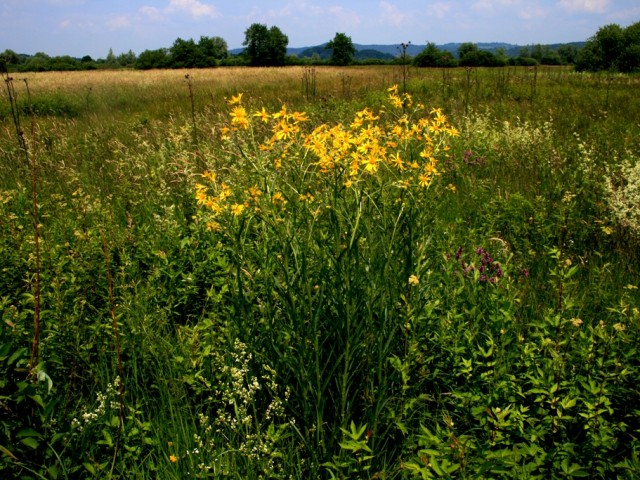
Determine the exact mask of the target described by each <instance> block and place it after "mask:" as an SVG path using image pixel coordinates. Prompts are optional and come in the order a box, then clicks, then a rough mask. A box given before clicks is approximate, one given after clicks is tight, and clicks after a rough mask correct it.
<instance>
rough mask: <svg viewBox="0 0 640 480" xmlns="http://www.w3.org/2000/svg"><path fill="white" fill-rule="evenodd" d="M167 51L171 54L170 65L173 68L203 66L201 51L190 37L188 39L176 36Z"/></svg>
mask: <svg viewBox="0 0 640 480" xmlns="http://www.w3.org/2000/svg"><path fill="white" fill-rule="evenodd" d="M169 52H170V54H171V66H172V67H173V68H196V67H203V66H205V65H204V57H203V55H202V52H201V51H200V49H199V48H198V45H196V42H194V41H193V39H192V38H190V39H189V40H183V39H182V38H177V39H176V40H175V41H174V42H173V45H172V46H171V48H170V49H169Z"/></svg>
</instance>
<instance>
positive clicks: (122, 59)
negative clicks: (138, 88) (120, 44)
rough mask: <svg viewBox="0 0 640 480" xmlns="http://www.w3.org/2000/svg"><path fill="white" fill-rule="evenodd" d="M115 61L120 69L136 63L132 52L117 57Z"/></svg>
mask: <svg viewBox="0 0 640 480" xmlns="http://www.w3.org/2000/svg"><path fill="white" fill-rule="evenodd" d="M116 60H117V62H118V65H119V66H121V67H133V66H134V65H135V63H136V54H135V53H133V50H129V51H128V52H127V53H121V54H120V55H118V57H117V58H116Z"/></svg>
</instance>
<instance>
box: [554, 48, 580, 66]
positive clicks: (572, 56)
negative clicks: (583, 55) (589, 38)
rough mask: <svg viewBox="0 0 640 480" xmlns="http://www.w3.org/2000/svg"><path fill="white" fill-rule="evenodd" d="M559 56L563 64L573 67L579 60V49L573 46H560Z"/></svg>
mask: <svg viewBox="0 0 640 480" xmlns="http://www.w3.org/2000/svg"><path fill="white" fill-rule="evenodd" d="M558 55H559V56H560V62H561V63H563V64H565V65H567V64H569V65H572V64H574V63H576V59H577V58H578V48H577V47H576V46H575V45H571V44H567V45H560V46H559V47H558Z"/></svg>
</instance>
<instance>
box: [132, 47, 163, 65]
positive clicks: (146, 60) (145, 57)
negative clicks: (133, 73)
mask: <svg viewBox="0 0 640 480" xmlns="http://www.w3.org/2000/svg"><path fill="white" fill-rule="evenodd" d="M170 61H171V59H170V57H169V51H168V50H167V49H166V48H160V49H157V50H145V51H144V52H142V53H141V54H140V55H138V60H137V61H136V63H135V68H138V69H140V70H151V69H153V68H167V67H169V66H170Z"/></svg>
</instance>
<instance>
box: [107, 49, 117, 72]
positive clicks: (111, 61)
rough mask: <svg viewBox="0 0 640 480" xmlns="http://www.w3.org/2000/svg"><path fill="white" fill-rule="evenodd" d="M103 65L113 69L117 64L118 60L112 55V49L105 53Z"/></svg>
mask: <svg viewBox="0 0 640 480" xmlns="http://www.w3.org/2000/svg"><path fill="white" fill-rule="evenodd" d="M105 63H106V64H107V65H108V66H110V67H115V66H116V64H117V63H118V59H117V58H116V56H115V54H114V53H113V48H110V49H109V53H107V58H106V59H105Z"/></svg>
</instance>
